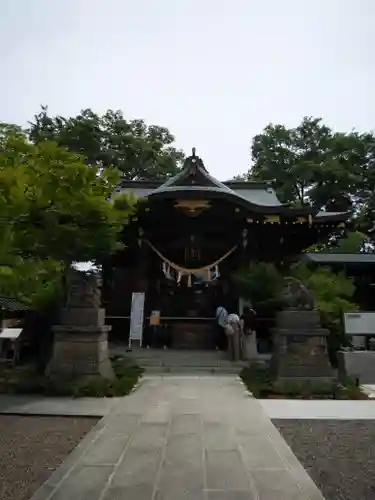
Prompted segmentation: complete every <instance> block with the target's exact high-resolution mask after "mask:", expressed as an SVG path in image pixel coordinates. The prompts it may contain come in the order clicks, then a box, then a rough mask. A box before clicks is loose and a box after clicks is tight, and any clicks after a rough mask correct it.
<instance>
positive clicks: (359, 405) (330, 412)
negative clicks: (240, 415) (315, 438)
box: [258, 399, 375, 420]
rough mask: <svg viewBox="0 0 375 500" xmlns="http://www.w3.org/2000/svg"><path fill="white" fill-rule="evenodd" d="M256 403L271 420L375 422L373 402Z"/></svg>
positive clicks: (267, 401) (285, 401)
mask: <svg viewBox="0 0 375 500" xmlns="http://www.w3.org/2000/svg"><path fill="white" fill-rule="evenodd" d="M258 401H259V403H260V404H261V405H262V408H263V410H264V411H265V413H266V414H267V415H268V417H269V418H271V419H272V420H274V419H278V420H279V419H292V420H295V419H298V420H299V419H308V420H311V419H318V420H375V401H374V400H356V401H355V400H344V399H343V400H337V399H336V400H333V399H331V400H329V399H327V400H324V399H322V400H317V399H316V400H307V399H261V400H258Z"/></svg>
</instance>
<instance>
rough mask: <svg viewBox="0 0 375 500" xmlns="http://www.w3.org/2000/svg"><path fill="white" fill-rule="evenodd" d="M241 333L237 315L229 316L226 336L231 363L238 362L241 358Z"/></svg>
mask: <svg viewBox="0 0 375 500" xmlns="http://www.w3.org/2000/svg"><path fill="white" fill-rule="evenodd" d="M241 332H242V325H241V321H240V318H239V316H238V314H235V313H232V314H229V316H228V326H227V336H228V343H229V346H230V349H229V351H230V352H229V355H230V358H231V359H232V360H233V361H238V360H239V359H240V358H241Z"/></svg>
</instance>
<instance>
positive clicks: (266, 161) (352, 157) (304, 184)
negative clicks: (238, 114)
mask: <svg viewBox="0 0 375 500" xmlns="http://www.w3.org/2000/svg"><path fill="white" fill-rule="evenodd" d="M252 161H253V166H252V167H251V169H250V170H249V172H248V174H247V176H248V178H250V179H260V180H274V182H275V187H276V190H277V192H278V194H279V196H280V198H281V200H282V201H283V202H287V203H292V204H295V205H309V204H313V205H316V206H318V207H319V208H321V209H327V210H339V211H345V210H351V209H354V208H355V209H356V210H357V209H358V207H361V206H363V205H365V204H366V203H367V201H368V199H369V196H371V195H372V191H373V190H372V189H371V187H370V186H373V185H374V181H375V179H374V176H375V137H374V135H373V134H370V133H368V134H359V133H357V132H350V133H347V134H344V133H335V132H333V131H332V130H331V129H330V128H329V127H327V126H326V125H324V124H323V123H322V121H321V119H317V118H311V117H310V118H309V117H305V118H304V119H303V121H302V123H301V124H300V125H299V126H297V127H296V128H286V127H285V126H283V125H273V124H270V125H268V126H267V127H266V128H265V129H264V131H263V133H261V134H259V135H257V136H255V137H254V139H253V143H252Z"/></svg>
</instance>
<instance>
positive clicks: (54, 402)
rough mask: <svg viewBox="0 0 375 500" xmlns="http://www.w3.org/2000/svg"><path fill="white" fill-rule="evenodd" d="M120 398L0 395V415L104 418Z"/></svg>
mask: <svg viewBox="0 0 375 500" xmlns="http://www.w3.org/2000/svg"><path fill="white" fill-rule="evenodd" d="M121 400H122V398H78V399H74V398H51V397H42V396H19V395H0V415H9V414H11V415H45V416H53V415H56V416H59V417H104V416H105V415H107V414H108V413H109V412H110V411H111V410H112V409H113V408H114V407H115V406H116V404H117V403H118V402H119V401H121Z"/></svg>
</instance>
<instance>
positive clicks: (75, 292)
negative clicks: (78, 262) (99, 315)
mask: <svg viewBox="0 0 375 500" xmlns="http://www.w3.org/2000/svg"><path fill="white" fill-rule="evenodd" d="M66 307H67V308H83V307H85V308H87V307H88V308H93V309H97V308H100V278H99V276H98V274H95V273H84V272H80V271H76V270H75V269H70V271H69V273H68V276H67V299H66Z"/></svg>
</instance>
